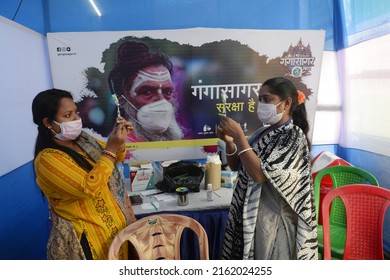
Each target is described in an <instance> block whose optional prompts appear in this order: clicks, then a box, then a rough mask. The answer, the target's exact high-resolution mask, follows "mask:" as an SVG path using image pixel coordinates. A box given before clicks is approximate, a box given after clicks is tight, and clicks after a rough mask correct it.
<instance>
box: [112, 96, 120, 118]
mask: <svg viewBox="0 0 390 280" xmlns="http://www.w3.org/2000/svg"><path fill="white" fill-rule="evenodd" d="M112 99H113V101H114V104H115V106H116V116H117V118H120V116H121V111H120V109H119V100H118V97H117V96H116V94H113V95H112Z"/></svg>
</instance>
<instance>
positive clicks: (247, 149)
mask: <svg viewBox="0 0 390 280" xmlns="http://www.w3.org/2000/svg"><path fill="white" fill-rule="evenodd" d="M250 150H253V149H252V148H246V149H244V150H242V151H241V152H239V153H238V154H237V156H241V155H242V154H243V153H245V152H247V151H250Z"/></svg>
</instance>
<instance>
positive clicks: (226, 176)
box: [221, 170, 237, 189]
mask: <svg viewBox="0 0 390 280" xmlns="http://www.w3.org/2000/svg"><path fill="white" fill-rule="evenodd" d="M236 179H237V172H236V171H227V170H222V171H221V187H223V188H230V189H231V188H233V187H234V184H235V183H236Z"/></svg>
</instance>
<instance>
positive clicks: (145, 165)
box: [129, 162, 155, 192]
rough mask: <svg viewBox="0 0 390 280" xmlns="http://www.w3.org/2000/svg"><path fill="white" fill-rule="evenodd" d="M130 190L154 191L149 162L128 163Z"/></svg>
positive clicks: (152, 173)
mask: <svg viewBox="0 0 390 280" xmlns="http://www.w3.org/2000/svg"><path fill="white" fill-rule="evenodd" d="M129 164H130V190H131V191H132V192H137V191H144V190H148V189H154V188H155V186H154V172H153V166H152V164H151V163H150V162H130V163H129Z"/></svg>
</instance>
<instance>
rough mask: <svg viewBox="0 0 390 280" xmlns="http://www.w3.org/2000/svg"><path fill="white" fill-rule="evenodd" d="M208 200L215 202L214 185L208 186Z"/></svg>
mask: <svg viewBox="0 0 390 280" xmlns="http://www.w3.org/2000/svg"><path fill="white" fill-rule="evenodd" d="M207 200H208V201H213V200H214V199H213V185H212V184H207Z"/></svg>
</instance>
